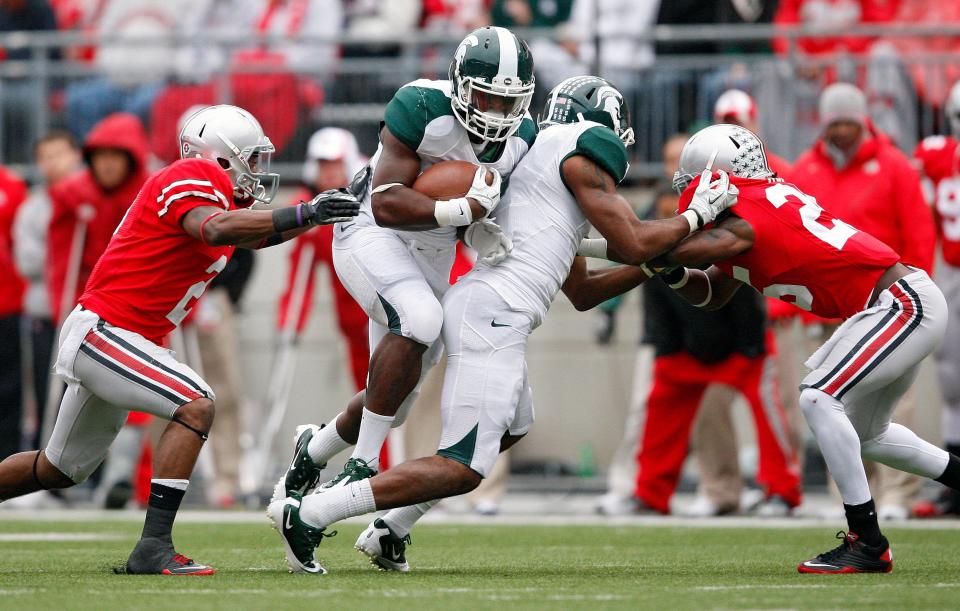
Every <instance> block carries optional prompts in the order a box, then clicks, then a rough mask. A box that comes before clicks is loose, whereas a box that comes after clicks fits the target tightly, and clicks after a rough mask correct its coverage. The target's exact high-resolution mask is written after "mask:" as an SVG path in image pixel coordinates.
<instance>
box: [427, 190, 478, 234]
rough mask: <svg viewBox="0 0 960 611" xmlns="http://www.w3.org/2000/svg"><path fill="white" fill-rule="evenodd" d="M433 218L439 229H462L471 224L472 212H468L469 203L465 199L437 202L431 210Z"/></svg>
mask: <svg viewBox="0 0 960 611" xmlns="http://www.w3.org/2000/svg"><path fill="white" fill-rule="evenodd" d="M433 216H434V218H436V219H437V224H438V225H440V226H441V227H446V226H448V225H452V226H454V227H463V226H464V225H469V224H470V223H472V222H473V212H471V211H470V202H468V201H467V198H466V197H459V198H457V199H449V200H439V201H438V202H436V207H435V208H434V209H433Z"/></svg>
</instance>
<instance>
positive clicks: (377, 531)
mask: <svg viewBox="0 0 960 611" xmlns="http://www.w3.org/2000/svg"><path fill="white" fill-rule="evenodd" d="M408 543H410V535H407V536H406V537H403V538H400V537H398V536H396V535H395V534H393V532H391V530H390V528H389V527H388V526H387V523H386V522H384V521H383V520H381V519H380V518H377V519H376V520H374V521H373V522H372V523H371V524H370V526H367V529H366V530H365V531H363V532H362V533H360V538H359V539H357V544H356V545H355V546H354V547H356V548H357V550H358V551H360V552H362V553H364V554H366V556H367V557H368V558H370V564H372V565H373V566H375V567H377V568H378V569H380V570H381V571H399V572H401V573H406V572H408V571H409V570H410V565H409V564H408V563H407V558H406V556H405V554H404V552H405V551H406V549H407V544H408Z"/></svg>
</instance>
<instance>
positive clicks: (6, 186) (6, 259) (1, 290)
mask: <svg viewBox="0 0 960 611" xmlns="http://www.w3.org/2000/svg"><path fill="white" fill-rule="evenodd" d="M26 197H27V184H26V183H25V182H23V179H22V178H20V177H19V176H17V175H16V174H14V173H13V172H11V171H9V170H7V169H6V168H3V167H0V317H6V316H12V315H14V314H19V313H20V310H21V308H22V306H23V290H24V286H25V285H24V283H23V280H22V279H21V278H20V275H19V274H17V268H16V266H15V265H14V262H13V236H12V231H11V230H12V228H13V219H14V217H15V216H16V215H17V209H18V208H19V207H20V204H22V203H23V200H24V199H26Z"/></svg>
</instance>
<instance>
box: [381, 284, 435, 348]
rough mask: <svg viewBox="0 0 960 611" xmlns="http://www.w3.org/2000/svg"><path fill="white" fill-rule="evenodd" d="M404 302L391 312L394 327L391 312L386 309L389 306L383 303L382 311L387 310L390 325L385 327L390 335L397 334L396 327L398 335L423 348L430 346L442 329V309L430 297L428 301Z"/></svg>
mask: <svg viewBox="0 0 960 611" xmlns="http://www.w3.org/2000/svg"><path fill="white" fill-rule="evenodd" d="M406 301H407V303H403V304H400V305H399V307H397V308H395V311H394V312H393V314H394V316H396V325H394V324H393V322H394V321H393V320H392V318H393V317H391V312H390V311H389V309H388V306H389V305H390V304H388V303H386V302H384V309H387V319H388V320H389V321H390V323H391V324H388V325H387V326H388V327H389V328H390V331H391V332H392V333H397V331H396V330H395V326H398V327H399V333H398V335H402V336H404V337H406V338H409V339H412V340H413V341H415V342H417V343H418V344H423V345H424V346H432V345H433V344H434V343H435V342H436V341H437V340H438V339H439V338H440V330H441V328H442V327H443V307H442V306H441V305H440V302H439V301H437V299H436V298H435V297H433V296H432V295H431V296H430V298H429V299H423V298H420V299H417V300H412V299H408V300H406Z"/></svg>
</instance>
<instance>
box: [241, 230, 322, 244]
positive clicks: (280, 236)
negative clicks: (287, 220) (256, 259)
mask: <svg viewBox="0 0 960 611" xmlns="http://www.w3.org/2000/svg"><path fill="white" fill-rule="evenodd" d="M310 229H311V228H310V227H299V228H297V229H291V230H289V231H283V232H280V233H275V234H273V235H271V236H268V237H266V238H263V239H262V240H250V241H249V242H243V243H241V244H237V248H247V249H250V250H260V249H262V248H270V247H271V246H277V245H279V244H283V243H284V242H288V241H290V240H292V239H294V238H296V237H298V236H301V235H303V234H305V233H306V232H308V231H310Z"/></svg>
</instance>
